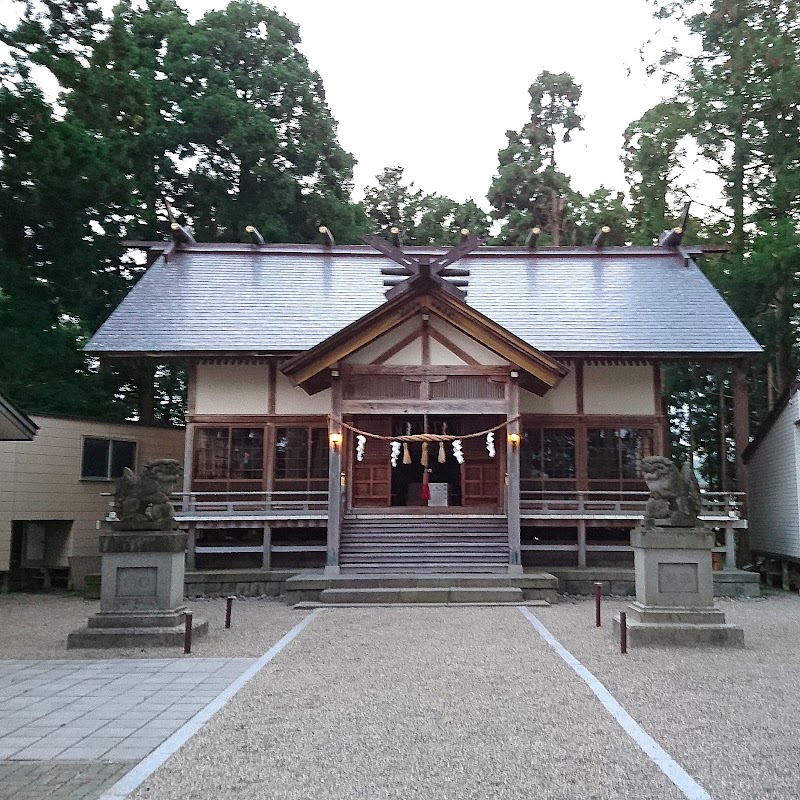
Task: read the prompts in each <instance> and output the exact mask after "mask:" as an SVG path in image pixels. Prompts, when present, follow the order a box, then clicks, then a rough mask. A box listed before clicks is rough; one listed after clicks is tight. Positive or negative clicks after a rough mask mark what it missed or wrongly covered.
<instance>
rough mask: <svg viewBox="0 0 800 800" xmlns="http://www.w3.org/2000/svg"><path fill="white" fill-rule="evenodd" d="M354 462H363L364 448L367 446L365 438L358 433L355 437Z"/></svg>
mask: <svg viewBox="0 0 800 800" xmlns="http://www.w3.org/2000/svg"><path fill="white" fill-rule="evenodd" d="M356 442H357V444H356V460H357V461H363V460H364V448H365V447H366V446H367V437H366V436H364V434H362V433H359V434H358V436H356Z"/></svg>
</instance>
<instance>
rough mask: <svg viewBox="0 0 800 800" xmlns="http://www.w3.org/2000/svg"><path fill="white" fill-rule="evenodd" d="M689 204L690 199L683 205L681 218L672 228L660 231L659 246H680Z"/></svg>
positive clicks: (687, 219)
mask: <svg viewBox="0 0 800 800" xmlns="http://www.w3.org/2000/svg"><path fill="white" fill-rule="evenodd" d="M691 205H692V201H691V200H689V201H688V202H687V203H686V205H684V207H683V211H682V212H681V218H680V220H679V221H678V224H677V225H676V226H675V227H674V228H672V230H668V231H662V233H661V236H659V237H658V246H659V247H680V245H681V243H682V242H683V235H684V233H686V225H687V224H688V222H689V207H690V206H691Z"/></svg>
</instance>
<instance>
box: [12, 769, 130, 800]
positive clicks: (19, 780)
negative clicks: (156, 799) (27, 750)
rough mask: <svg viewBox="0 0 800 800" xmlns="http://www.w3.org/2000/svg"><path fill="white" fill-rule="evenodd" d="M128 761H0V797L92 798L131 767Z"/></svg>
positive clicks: (15, 799)
mask: <svg viewBox="0 0 800 800" xmlns="http://www.w3.org/2000/svg"><path fill="white" fill-rule="evenodd" d="M131 766H132V764H131V763H130V762H128V763H113V764H103V763H86V762H74V763H73V762H68V761H66V762H56V763H54V762H44V763H42V762H20V761H0V800H42V798H44V797H47V798H48V800H91V798H96V797H99V796H100V794H102V792H103V791H105V790H106V789H108V788H109V787H110V786H112V785H113V784H115V783H116V782H117V781H118V780H119V779H120V778H121V777H122V776H123V775H124V774H125V773H126V772H128V771H129V770H130V769H131Z"/></svg>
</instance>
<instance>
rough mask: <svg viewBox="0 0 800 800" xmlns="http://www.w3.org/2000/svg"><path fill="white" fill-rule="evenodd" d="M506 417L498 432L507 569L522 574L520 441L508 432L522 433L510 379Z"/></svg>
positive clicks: (516, 395)
mask: <svg viewBox="0 0 800 800" xmlns="http://www.w3.org/2000/svg"><path fill="white" fill-rule="evenodd" d="M506 414H507V419H509V420H514V421H513V422H510V423H509V424H508V426H507V428H506V430H503V429H502V428H501V429H500V431H499V432H498V433H499V434H500V435H503V436H505V439H506V470H507V474H508V486H507V487H506V515H507V517H508V571H509V574H511V575H521V574H522V551H521V550H520V545H521V531H520V516H519V514H520V508H519V503H520V494H519V482H520V452H519V451H520V443H517V444H512V443H511V442H510V441H509V434H512V433H513V434H519V435H521V433H522V426H521V425H520V420H519V418H518V417H519V384H518V383H517V382H516V381H515V380H511V382H510V383H509V385H508V410H507V412H506Z"/></svg>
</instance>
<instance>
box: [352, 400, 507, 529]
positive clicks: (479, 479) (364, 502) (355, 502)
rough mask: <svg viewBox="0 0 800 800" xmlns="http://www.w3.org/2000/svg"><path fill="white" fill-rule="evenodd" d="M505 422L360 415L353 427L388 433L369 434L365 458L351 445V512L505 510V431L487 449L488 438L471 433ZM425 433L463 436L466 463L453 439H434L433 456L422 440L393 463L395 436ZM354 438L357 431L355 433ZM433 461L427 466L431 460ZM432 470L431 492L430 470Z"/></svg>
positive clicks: (410, 445)
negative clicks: (474, 435)
mask: <svg viewBox="0 0 800 800" xmlns="http://www.w3.org/2000/svg"><path fill="white" fill-rule="evenodd" d="M503 421H504V418H503V417H501V416H499V415H498V416H484V415H477V414H474V415H470V414H463V415H435V414H430V415H422V414H416V415H412V414H403V415H392V416H373V415H370V416H362V417H356V418H354V419H353V421H352V423H351V424H352V425H353V427H355V428H358V429H360V430H364V431H368V432H370V433H374V434H378V435H380V436H385V437H387V439H385V440H379V439H372V438H368V439H367V442H366V444H365V447H364V453H363V457H362V460H360V461H359V460H358V458H357V456H356V455H355V451H356V448H355V447H354V446H350V447H348V448H347V450H348V451H349V452H350V453H351V459H350V463H349V464H348V473H349V480H348V481H347V482H348V485H349V491H348V505H349V508H350V509H351V510H354V511H358V510H362V509H376V510H377V509H383V510H387V509H391V511H392V513H403V512H407V513H409V514H414V513H420V512H421V510H422V509H424V510H425V511H424V513H426V514H428V513H432V512H435V513H443V514H446V513H464V510H465V509H469V511H470V513H472V512H475V513H478V512H484V513H492V514H497V513H503V512H504V506H505V502H504V491H503V490H504V486H505V480H504V477H505V470H506V465H505V431H504V429H501V430H500V431H499V432H498V433H496V434H495V437H494V438H495V442H494V443H492V444H491V446H488V447H487V439H486V436H480V437H473V438H469V434H472V433H477V432H479V431H484V430H487V429H488V428H492V427H494V426H495V425H498V424H500V423H502V422H503ZM421 433H433V434H445V435H449V436H463V437H465V438H463V439H461V440H460V441H461V453H462V463H459V459H458V458H457V456H456V453H455V452H454V448H453V444H452V443H451V442H443V443H438V442H431V443H429V444H428V446H427V458H425V457H424V455H423V451H424V446H423V444H422V443H421V442H410V443H408V444H407V445H402V446H401V447H400V450H399V452H398V454H397V456H396V457H395V459H394V462H395V463H394V465H393V464H392V446H391V438H393V437H396V436H406V435H417V434H421ZM353 438H354V435H353ZM425 461H427V465H425V463H423V462H425ZM426 470H427V491H426V489H425V483H426V481H425V478H424V476H425V471H426Z"/></svg>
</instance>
